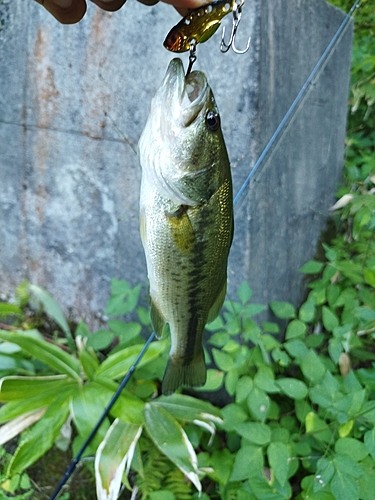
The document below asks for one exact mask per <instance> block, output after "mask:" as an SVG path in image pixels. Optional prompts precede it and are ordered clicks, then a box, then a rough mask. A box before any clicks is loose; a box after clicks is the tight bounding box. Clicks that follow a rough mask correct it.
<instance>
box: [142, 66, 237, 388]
mask: <svg viewBox="0 0 375 500" xmlns="http://www.w3.org/2000/svg"><path fill="white" fill-rule="evenodd" d="M138 154H139V161H140V165H141V168H142V179H141V192H140V234H141V239H142V243H143V247H144V252H145V257H146V264H147V273H148V279H149V293H150V298H151V320H152V325H153V328H154V332H155V335H156V336H157V337H158V338H160V337H161V336H162V334H163V330H164V328H165V326H166V324H168V325H169V329H170V335H171V348H170V353H169V358H168V362H167V366H166V370H165V374H164V377H163V380H162V393H163V394H166V395H167V394H172V393H173V392H175V391H176V390H177V389H178V388H179V387H182V386H185V387H199V386H202V385H204V384H205V382H206V371H207V370H206V365H205V357H204V350H203V345H202V339H203V332H204V327H205V325H206V323H207V322H210V321H213V320H214V319H215V318H216V316H217V315H218V314H219V312H220V309H221V307H222V305H223V302H224V298H225V294H226V288H227V262H228V255H229V250H230V246H231V243H232V239H233V227H234V224H233V193H232V178H231V170H230V163H229V159H228V153H227V149H226V145H225V142H224V138H223V134H222V131H221V126H220V115H219V112H218V109H217V106H216V103H215V99H214V96H213V94H212V90H211V88H210V86H209V85H208V82H207V78H206V76H205V74H204V73H203V72H201V71H192V72H191V73H189V74H188V75H187V76H185V73H184V68H183V64H182V61H181V60H180V59H179V58H175V59H173V60H172V61H171V62H170V64H169V66H168V69H167V72H166V75H165V77H164V80H163V81H162V83H161V85H160V87H159V88H158V90H157V92H156V94H155V96H154V97H153V99H152V101H151V109H150V113H149V116H148V119H147V122H146V125H145V128H144V130H143V132H142V134H141V137H140V139H139V143H138Z"/></svg>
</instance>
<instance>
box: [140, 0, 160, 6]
mask: <svg viewBox="0 0 375 500" xmlns="http://www.w3.org/2000/svg"><path fill="white" fill-rule="evenodd" d="M138 2H140V3H143V5H148V6H150V7H151V6H152V5H155V4H157V3H158V2H159V0H138Z"/></svg>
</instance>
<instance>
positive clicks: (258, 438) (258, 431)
mask: <svg viewBox="0 0 375 500" xmlns="http://www.w3.org/2000/svg"><path fill="white" fill-rule="evenodd" d="M237 432H238V434H239V435H240V436H242V437H243V438H245V439H247V441H250V442H251V443H253V444H258V445H260V446H263V445H265V444H268V443H269V442H270V440H271V429H270V427H269V426H268V425H266V424H262V423H259V422H243V423H242V424H240V425H238V426H237Z"/></svg>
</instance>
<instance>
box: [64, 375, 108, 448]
mask: <svg viewBox="0 0 375 500" xmlns="http://www.w3.org/2000/svg"><path fill="white" fill-rule="evenodd" d="M112 396H113V394H112V392H111V391H109V390H107V389H106V388H104V387H103V386H101V385H100V384H98V383H96V382H91V383H90V384H88V385H83V386H79V387H77V390H76V391H75V394H74V395H73V397H72V400H71V413H72V417H73V421H74V424H75V426H76V427H77V430H78V433H79V434H80V435H81V436H82V438H84V439H86V438H87V437H88V435H89V434H90V432H91V430H92V429H93V428H94V427H95V425H96V423H97V421H98V420H99V418H100V416H101V414H102V412H103V410H104V408H105V407H106V406H107V404H108V403H109V401H110V399H111V397H112ZM108 429H109V420H108V418H106V419H105V420H104V422H103V423H102V425H101V426H100V427H99V429H98V431H97V433H96V435H95V437H94V439H93V441H92V444H91V445H90V448H91V450H96V448H97V447H98V445H99V444H100V443H101V442H102V441H103V439H104V437H105V433H106V432H107V430H108Z"/></svg>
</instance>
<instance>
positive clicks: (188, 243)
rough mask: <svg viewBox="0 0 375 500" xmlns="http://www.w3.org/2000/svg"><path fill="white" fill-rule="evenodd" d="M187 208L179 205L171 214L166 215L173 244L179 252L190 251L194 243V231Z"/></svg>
mask: <svg viewBox="0 0 375 500" xmlns="http://www.w3.org/2000/svg"><path fill="white" fill-rule="evenodd" d="M188 208H189V207H187V206H186V205H181V206H180V207H179V209H178V210H177V211H176V212H174V213H173V214H166V215H167V216H168V219H167V220H168V224H169V227H170V229H171V234H172V236H173V239H174V242H175V243H176V246H177V248H178V249H179V250H180V251H181V252H188V251H189V250H191V249H192V248H193V246H194V242H195V234H194V229H193V226H192V225H191V221H190V219H189V214H188Z"/></svg>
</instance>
